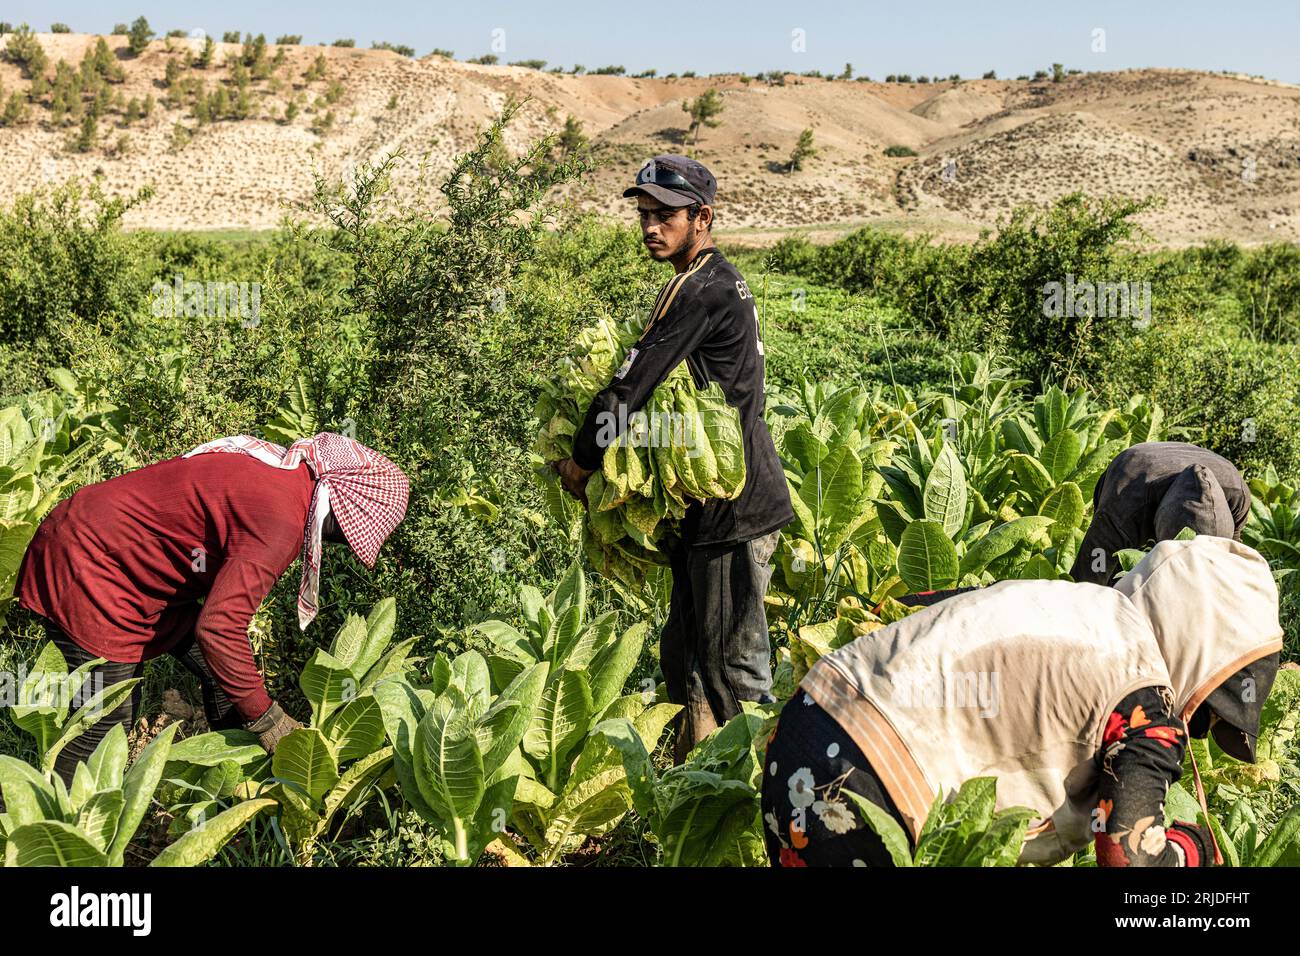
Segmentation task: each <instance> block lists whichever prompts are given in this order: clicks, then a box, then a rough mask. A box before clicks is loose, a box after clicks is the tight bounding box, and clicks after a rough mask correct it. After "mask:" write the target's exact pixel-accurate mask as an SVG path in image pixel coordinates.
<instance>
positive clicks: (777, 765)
mask: <svg viewBox="0 0 1300 956" xmlns="http://www.w3.org/2000/svg"><path fill="white" fill-rule="evenodd" d="M778 731H779V732H778ZM845 790H851V791H853V792H854V793H856V794H859V795H860V796H862V797H865V798H866V799H868V800H870V801H871V802H872V803H874V804H876V805H877V806H880V807H883V808H884V809H885V810H887V811H888V812H889V813H890V814H891V815H892V816H893V817H894V819H895V820H897V821H898V825H899V826H903V820H902V817H901V816H900V815H899V813H898V810H897V808H896V807H895V806H894V803H893V801H892V800H890V799H889V797H888V795H887V794H886V793H885V791H884V789H883V788H882V787H881V785H880V781H879V780H878V779H877V778H876V777H875V775H874V774H873V773H872V772H871V769H870V767H869V766H868V764H867V760H866V758H865V757H864V756H863V755H862V751H860V750H859V749H858V747H857V745H856V744H854V743H853V741H852V739H851V738H850V737H849V735H848V734H847V733H845V731H844V730H843V728H841V727H840V725H839V724H838V723H836V721H835V719H834V718H832V717H831V715H830V714H828V713H827V712H826V711H825V710H823V709H822V708H821V707H820V706H818V705H817V704H816V703H815V702H814V701H813V699H812V698H811V697H809V696H808V695H807V694H806V693H805V692H804V691H802V690H801V691H798V692H797V693H796V694H795V695H794V697H793V698H792V699H791V700H790V702H789V703H788V704H787V705H786V706H785V709H784V710H783V711H782V712H781V719H780V721H779V723H778V730H774V731H773V732H772V736H771V737H770V738H769V739H768V745H767V752H766V755H765V758H764V763H763V797H762V806H763V836H764V839H765V840H766V841H767V854H768V858H769V859H770V860H771V861H772V865H773V866H891V865H892V863H891V861H890V857H889V853H888V852H887V851H886V850H885V846H884V844H883V843H882V842H881V840H880V837H878V836H876V834H875V831H873V830H872V829H871V828H870V827H868V826H867V825H866V824H865V823H864V822H863V820H862V815H861V813H860V812H859V810H858V808H857V806H856V804H854V803H853V802H852V801H851V798H849V797H846V796H845V795H844V791H845Z"/></svg>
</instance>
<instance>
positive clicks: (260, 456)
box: [184, 432, 410, 630]
mask: <svg viewBox="0 0 1300 956" xmlns="http://www.w3.org/2000/svg"><path fill="white" fill-rule="evenodd" d="M210 452H233V453H236V454H241V455H249V456H251V457H253V458H256V459H257V460H258V461H260V462H262V463H263V464H266V465H270V466H271V467H273V468H288V469H292V468H297V467H298V466H299V465H300V464H302V463H303V462H304V461H305V462H306V463H307V467H308V468H309V469H310V470H311V473H312V475H313V477H315V479H316V490H315V491H313V492H312V499H311V504H310V505H309V506H308V509H307V527H306V530H305V531H304V533H303V542H302V583H301V584H300V585H299V586H298V624H299V626H301V627H302V629H303V630H306V629H307V625H308V624H310V623H311V621H312V619H313V618H314V617H315V616H316V610H317V600H316V599H317V592H318V591H319V588H320V554H321V526H322V525H323V524H324V523H325V517H326V515H328V514H329V513H330V509H331V508H332V509H333V511H334V517H335V519H336V520H337V521H338V523H339V528H340V529H341V530H342V532H343V535H344V537H346V538H347V539H348V546H349V547H350V548H351V549H352V553H353V554H355V555H356V556H357V557H358V558H360V559H361V560H362V561H363V562H364V563H365V565H366V567H368V568H372V567H374V566H375V559H376V558H377V557H378V556H379V547H380V545H382V544H383V543H384V541H385V540H386V539H387V538H388V536H389V535H390V534H392V532H393V529H394V528H396V527H397V525H398V524H399V523H400V522H401V520H402V518H403V517H405V515H406V501H407V497H408V496H409V494H410V482H409V481H408V480H407V478H406V475H405V474H403V473H402V469H400V468H398V467H397V466H396V465H394V464H393V463H392V462H391V461H389V460H388V459H387V458H385V457H384V456H383V455H381V454H379V452H377V451H374V450H372V449H370V448H367V447H366V446H365V445H363V444H361V443H360V442H358V441H354V440H353V439H351V438H347V437H345V436H343V435H336V434H334V433H333V432H321V433H320V434H318V435H313V436H312V437H311V438H302V439H299V440H298V441H296V442H294V443H293V444H292V445H290V446H289V447H288V448H287V449H286V448H285V447H284V446H283V445H277V444H275V443H274V442H269V441H264V440H262V439H260V438H254V437H253V436H252V435H232V436H230V437H228V438H218V439H216V440H215V441H210V442H208V443H206V444H203V445H200V446H199V447H198V448H195V449H193V450H192V451H188V452H186V453H185V455H184V457H185V458H190V457H193V456H194V455H204V454H208V453H210Z"/></svg>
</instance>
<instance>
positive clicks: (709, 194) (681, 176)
mask: <svg viewBox="0 0 1300 956" xmlns="http://www.w3.org/2000/svg"><path fill="white" fill-rule="evenodd" d="M642 193H644V194H645V195H647V196H651V197H653V198H655V199H657V200H659V201H660V202H661V203H663V204H664V205H665V206H689V205H691V204H693V203H701V204H702V205H705V206H710V205H712V204H713V200H714V198H715V197H716V196H717V194H718V182H717V180H716V179H714V178H713V173H711V172H709V170H708V168H707V167H706V166H705V165H704V164H703V163H700V162H696V161H695V160H693V159H691V158H690V157H688V156H678V155H676V154H675V153H664V154H663V155H660V156H656V157H654V158H653V159H650V160H647V162H646V164H645V165H644V166H642V167H641V170H640V171H639V172H638V173H637V174H636V185H635V186H631V187H629V188H628V189H625V190H624V191H623V198H624V199H628V198H631V197H632V196H636V195H639V194H642Z"/></svg>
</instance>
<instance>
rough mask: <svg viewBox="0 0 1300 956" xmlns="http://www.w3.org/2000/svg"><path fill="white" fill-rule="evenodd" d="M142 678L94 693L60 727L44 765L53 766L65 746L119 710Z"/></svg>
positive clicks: (126, 681)
mask: <svg viewBox="0 0 1300 956" xmlns="http://www.w3.org/2000/svg"><path fill="white" fill-rule="evenodd" d="M140 680H141V678H138V677H135V678H131V679H129V680H124V681H121V682H119V683H117V684H114V685H112V686H111V687H105V688H103V689H102V690H100V691H99V692H97V693H95V694H94V695H92V696H91V697H90V699H89V700H87V701H86V702H85V703H84V704H83V705H82V706H81V707H79V708H78V709H77V712H76V713H75V714H73V715H72V716H71V717H69V718H68V721H67V723H65V724H64V725H63V727H62V728H60V731H59V737H58V739H57V740H55V741H54V743H53V744H51V745H50V747H49V749H48V750H46V751H45V755H44V757H43V758H42V762H43V764H44V766H45V767H47V768H49V767H53V766H54V761H55V758H56V757H58V755H59V753H60V752H62V750H63V748H64V747H66V746H67V745H68V744H69V743H70V742H72V741H73V740H75V739H76V738H77V737H80V736H81V735H82V734H84V733H85V732H86V731H87V730H89V729H90V728H91V727H93V726H94V725H95V724H97V723H99V722H100V721H101V720H103V719H104V718H105V717H107V716H108V715H109V714H111V713H112V712H113V711H115V710H117V708H118V707H119V706H120V705H121V704H122V702H123V701H125V700H126V699H127V698H128V697H130V696H131V692H132V691H133V690H134V689H135V685H136V684H138V683H140Z"/></svg>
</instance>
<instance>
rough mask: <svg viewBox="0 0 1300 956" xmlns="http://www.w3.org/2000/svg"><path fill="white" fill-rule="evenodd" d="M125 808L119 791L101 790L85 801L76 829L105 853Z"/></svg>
mask: <svg viewBox="0 0 1300 956" xmlns="http://www.w3.org/2000/svg"><path fill="white" fill-rule="evenodd" d="M78 769H80V768H78ZM125 806H126V798H125V797H124V796H123V795H122V791H121V790H101V791H100V792H99V793H96V794H94V795H93V796H91V797H90V798H89V799H88V800H86V802H85V805H84V806H83V807H82V808H81V812H80V813H78V814H77V829H78V830H80V831H81V833H82V835H83V836H84V837H85V838H86V839H87V840H89V841H90V842H91V843H93V844H94V845H95V846H96V847H97V848H98V849H99V850H102V851H104V852H107V851H108V846H109V844H110V843H112V841H113V836H114V835H115V834H116V833H117V823H118V820H120V819H121V817H122V809H123V807H125Z"/></svg>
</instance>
